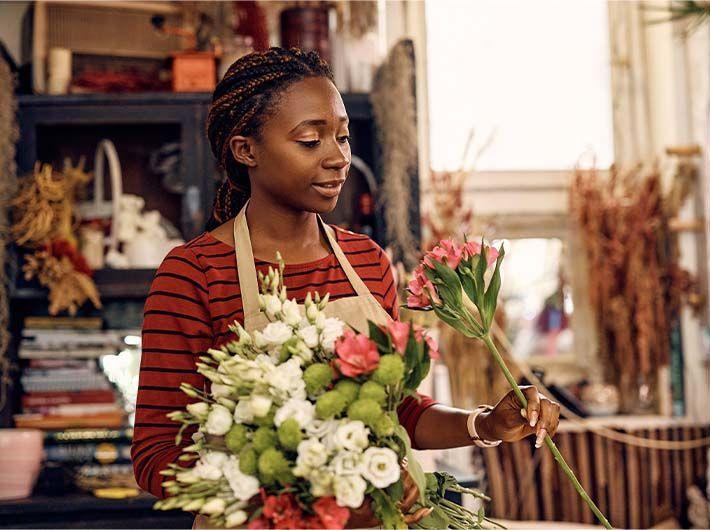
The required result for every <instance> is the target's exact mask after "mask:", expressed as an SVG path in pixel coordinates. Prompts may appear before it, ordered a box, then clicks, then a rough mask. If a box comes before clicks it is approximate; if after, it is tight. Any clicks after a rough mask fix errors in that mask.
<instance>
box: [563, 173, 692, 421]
mask: <svg viewBox="0 0 710 530" xmlns="http://www.w3.org/2000/svg"><path fill="white" fill-rule="evenodd" d="M683 171H686V170H683ZM684 175H685V174H684V173H679V176H678V178H676V179H675V181H674V185H673V188H672V189H671V191H670V192H669V193H668V194H667V195H666V197H664V196H663V194H662V191H661V177H660V173H659V171H658V169H657V168H653V169H651V170H650V171H648V170H645V169H643V168H642V167H641V166H638V167H636V168H634V169H632V170H631V171H628V172H625V173H622V172H620V171H618V170H617V169H616V168H612V170H611V176H610V178H609V179H608V180H605V179H603V178H601V177H600V176H599V175H598V174H597V171H596V170H591V171H582V170H578V171H577V172H576V175H575V179H574V182H573V186H572V190H571V194H570V201H571V211H572V212H573V213H574V215H575V216H576V218H577V220H578V222H579V225H580V227H581V230H582V233H583V236H584V242H585V247H586V251H587V258H588V262H589V289H590V298H591V303H592V307H593V308H594V310H595V313H596V320H597V322H596V324H597V333H598V335H599V357H600V360H601V363H602V366H603V367H604V369H605V371H606V376H607V378H608V380H609V381H613V382H615V383H616V384H617V385H618V386H619V387H620V388H622V389H629V388H633V387H635V386H637V385H638V384H639V381H640V380H643V381H644V382H646V383H652V382H653V381H654V380H655V376H656V372H657V369H658V368H660V367H662V366H666V365H668V363H669V353H670V331H671V325H672V322H673V321H674V319H675V318H677V314H678V310H679V308H680V303H681V297H682V296H684V295H686V294H687V293H688V289H689V287H690V286H691V285H692V284H693V282H692V281H688V273H687V272H681V269H680V267H679V266H678V264H677V262H678V249H677V245H676V244H675V243H674V240H675V238H674V237H672V236H671V232H670V230H669V226H668V221H669V219H670V218H671V217H673V216H675V215H676V213H677V210H678V208H679V207H680V204H681V203H682V202H683V200H684V198H685V195H686V194H687V191H688V189H689V186H688V185H687V178H688V177H687V175H685V176H684ZM683 190H685V191H683ZM630 394H631V393H630V392H622V395H624V396H625V398H626V399H627V401H629V399H630ZM629 406H630V403H628V402H627V403H626V404H625V407H626V408H627V410H628V408H629Z"/></svg>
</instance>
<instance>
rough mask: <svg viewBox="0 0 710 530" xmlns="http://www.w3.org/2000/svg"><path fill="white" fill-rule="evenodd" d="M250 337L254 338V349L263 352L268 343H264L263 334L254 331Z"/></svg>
mask: <svg viewBox="0 0 710 530" xmlns="http://www.w3.org/2000/svg"><path fill="white" fill-rule="evenodd" d="M252 336H253V337H254V346H256V348H258V349H260V350H263V349H264V348H266V347H267V346H268V345H269V343H268V342H266V339H265V338H264V334H263V333H262V332H261V331H258V330H255V331H254V332H253V333H252Z"/></svg>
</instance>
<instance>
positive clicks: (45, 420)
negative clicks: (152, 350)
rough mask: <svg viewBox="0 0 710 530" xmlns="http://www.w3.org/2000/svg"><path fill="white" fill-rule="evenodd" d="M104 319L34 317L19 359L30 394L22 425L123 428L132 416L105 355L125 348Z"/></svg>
mask: <svg viewBox="0 0 710 530" xmlns="http://www.w3.org/2000/svg"><path fill="white" fill-rule="evenodd" d="M100 328H101V320H100V319H98V318H62V317H28V318H27V319H26V321H25V328H24V329H23V332H22V341H21V343H20V348H19V357H20V359H21V360H22V361H23V372H22V376H21V378H20V381H21V383H22V388H23V391H24V394H23V396H22V413H21V414H17V415H15V417H14V419H15V425H16V426H17V427H20V428H39V429H71V428H77V427H109V428H118V427H121V426H123V425H124V424H125V419H126V414H125V411H124V410H123V407H122V404H121V402H120V399H119V398H118V397H117V395H116V392H115V391H114V388H113V386H112V385H111V383H110V382H109V381H108V379H107V378H106V376H105V374H104V373H103V372H102V371H101V369H100V367H99V362H98V360H99V358H100V357H101V356H103V355H112V354H115V353H116V352H117V351H118V349H119V348H121V347H122V345H123V344H122V341H121V336H120V334H119V333H117V332H112V331H106V330H101V329H100Z"/></svg>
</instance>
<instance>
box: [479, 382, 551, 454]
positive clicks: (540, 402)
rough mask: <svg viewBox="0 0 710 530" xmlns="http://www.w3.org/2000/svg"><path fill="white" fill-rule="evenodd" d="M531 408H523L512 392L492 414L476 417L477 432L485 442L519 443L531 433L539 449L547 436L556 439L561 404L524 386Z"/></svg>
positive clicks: (504, 397) (532, 388) (534, 389)
mask: <svg viewBox="0 0 710 530" xmlns="http://www.w3.org/2000/svg"><path fill="white" fill-rule="evenodd" d="M520 389H521V390H522V391H523V394H524V395H525V398H526V399H527V400H528V406H527V408H526V409H525V410H522V409H521V405H520V402H519V401H518V398H517V397H516V396H515V393H514V392H513V391H512V390H511V391H510V392H508V393H507V394H506V395H505V396H503V398H502V399H501V400H500V401H499V402H498V404H497V405H496V406H495V407H494V408H493V410H491V411H490V412H486V413H483V414H480V415H479V416H478V417H477V418H476V432H477V433H478V435H479V436H480V437H481V438H483V439H484V440H503V441H504V442H517V441H518V440H522V439H523V438H525V437H526V436H529V435H531V434H535V435H537V438H536V440H535V447H540V446H541V445H542V444H543V441H544V440H545V435H546V434H549V435H550V436H554V435H555V432H557V426H558V425H559V423H560V405H559V404H558V403H556V402H555V401H551V400H549V399H547V398H546V397H545V396H543V395H542V394H540V393H538V391H537V388H535V387H534V386H521V387H520Z"/></svg>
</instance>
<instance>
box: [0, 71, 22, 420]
mask: <svg viewBox="0 0 710 530" xmlns="http://www.w3.org/2000/svg"><path fill="white" fill-rule="evenodd" d="M0 86H2V87H6V88H5V90H0V263H2V265H3V266H2V268H0V411H2V410H3V409H4V408H5V405H6V404H7V389H8V386H9V385H10V383H11V378H10V360H9V359H8V358H7V357H6V353H7V348H8V346H9V344H10V333H9V331H8V329H9V322H10V300H9V297H8V291H7V288H8V285H7V277H6V275H5V269H6V268H5V263H7V258H8V256H7V246H8V244H9V243H10V226H9V216H8V205H9V200H10V198H11V197H13V196H14V194H15V193H16V188H17V166H16V165H15V143H16V142H17V139H18V138H19V130H18V128H17V123H16V122H15V115H16V112H17V102H16V100H15V92H14V90H13V87H14V86H15V79H14V76H13V73H12V71H11V70H10V66H9V65H8V64H7V63H6V62H5V61H4V60H3V59H1V58H0Z"/></svg>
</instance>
